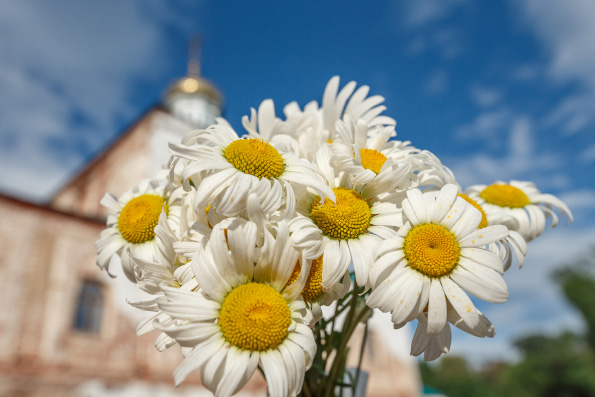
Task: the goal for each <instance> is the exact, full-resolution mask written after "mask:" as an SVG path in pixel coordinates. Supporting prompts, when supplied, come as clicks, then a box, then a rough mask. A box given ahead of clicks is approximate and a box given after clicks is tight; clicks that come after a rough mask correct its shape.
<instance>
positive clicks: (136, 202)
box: [118, 194, 168, 244]
mask: <svg viewBox="0 0 595 397" xmlns="http://www.w3.org/2000/svg"><path fill="white" fill-rule="evenodd" d="M164 203H165V199H164V198H163V197H161V196H157V195H153V194H144V195H142V196H138V197H135V198H133V199H132V200H130V201H129V202H128V203H127V204H126V205H125V206H124V208H123V209H122V211H120V215H119V216H118V229H119V230H120V233H121V234H122V237H124V239H125V240H126V241H128V242H130V243H133V244H140V243H144V242H146V241H150V240H153V239H154V238H155V231H154V230H155V226H157V222H158V221H159V214H161V209H162V208H163V204H164ZM167 209H168V208H167V203H165V212H166V213H167Z"/></svg>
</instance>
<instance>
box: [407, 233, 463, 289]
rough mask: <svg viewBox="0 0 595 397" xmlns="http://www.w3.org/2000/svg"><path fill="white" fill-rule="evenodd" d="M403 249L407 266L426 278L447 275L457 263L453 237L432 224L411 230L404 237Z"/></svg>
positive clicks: (455, 242)
mask: <svg viewBox="0 0 595 397" xmlns="http://www.w3.org/2000/svg"><path fill="white" fill-rule="evenodd" d="M403 249H404V251H405V258H406V259H407V262H408V264H409V266H411V268H413V269H415V270H417V271H418V272H420V273H423V274H425V275H426V276H428V277H442V276H444V275H447V274H449V273H450V272H451V271H452V269H454V267H455V266H456V265H457V263H458V262H459V256H460V249H459V244H458V242H457V239H456V237H455V235H454V234H453V233H452V232H451V231H449V230H448V229H446V228H445V227H444V226H440V225H435V224H433V223H425V224H421V225H417V226H415V227H414V228H412V229H411V230H410V231H409V233H408V234H407V236H406V237H405V241H404V247H403Z"/></svg>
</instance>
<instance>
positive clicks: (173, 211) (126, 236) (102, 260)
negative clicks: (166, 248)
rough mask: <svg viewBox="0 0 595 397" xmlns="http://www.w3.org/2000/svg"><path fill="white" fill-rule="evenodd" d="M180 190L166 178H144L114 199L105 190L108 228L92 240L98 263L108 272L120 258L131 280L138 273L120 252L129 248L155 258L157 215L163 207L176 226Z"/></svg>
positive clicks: (134, 279) (146, 256)
mask: <svg viewBox="0 0 595 397" xmlns="http://www.w3.org/2000/svg"><path fill="white" fill-rule="evenodd" d="M181 194H182V190H181V189H172V187H171V186H169V185H167V186H166V185H165V181H158V180H145V181H142V182H141V183H140V184H139V185H138V186H136V187H134V188H132V189H130V190H129V191H127V192H125V193H124V194H122V195H121V196H120V198H117V197H116V196H114V195H112V194H109V193H107V194H106V195H105V196H104V197H103V198H102V199H101V204H102V205H103V206H104V207H106V208H107V209H108V211H109V214H108V217H107V227H106V228H105V229H104V230H103V231H102V232H101V235H100V237H99V240H97V242H96V243H95V248H96V249H97V265H98V266H99V267H100V268H101V269H102V270H106V271H107V273H108V274H109V275H110V276H112V277H114V276H113V275H112V274H111V273H110V271H109V266H110V262H111V261H112V260H113V259H116V258H118V257H120V259H121V262H122V268H123V270H124V274H126V276H127V277H128V278H129V279H130V280H131V281H133V282H136V276H137V275H138V273H137V271H136V269H135V266H134V264H133V263H132V262H131V261H130V256H129V255H122V253H123V252H124V250H128V251H129V252H130V253H131V255H132V256H134V257H137V258H143V259H146V260H154V259H155V256H156V254H157V250H158V248H157V245H156V241H155V231H154V229H155V226H157V223H158V221H159V215H160V214H161V211H162V210H164V211H165V213H166V214H167V221H168V222H169V223H170V226H171V227H172V228H173V229H177V228H178V226H179V220H180V212H181V207H180V195H181Z"/></svg>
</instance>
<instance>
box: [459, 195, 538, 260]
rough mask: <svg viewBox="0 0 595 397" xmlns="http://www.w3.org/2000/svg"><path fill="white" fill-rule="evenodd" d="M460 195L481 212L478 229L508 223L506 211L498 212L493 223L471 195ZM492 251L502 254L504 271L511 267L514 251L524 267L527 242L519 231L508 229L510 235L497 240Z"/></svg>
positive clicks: (493, 218)
mask: <svg viewBox="0 0 595 397" xmlns="http://www.w3.org/2000/svg"><path fill="white" fill-rule="evenodd" d="M458 196H459V197H462V198H463V199H464V200H465V201H466V202H468V203H469V204H471V205H472V206H473V207H475V208H476V209H477V210H478V211H479V212H481V222H479V226H477V227H478V229H482V228H484V227H486V226H488V225H490V224H491V225H506V224H508V223H509V222H508V218H510V216H509V215H506V214H504V213H500V214H498V217H495V216H494V217H492V223H488V216H487V214H486V213H485V211H484V210H483V208H482V206H481V205H479V203H478V202H477V201H475V200H473V199H472V198H471V197H469V196H467V195H466V194H464V193H459V194H458ZM490 251H492V252H495V253H496V254H498V255H499V256H500V259H501V260H502V263H503V267H504V271H507V270H508V269H509V268H510V265H511V263H512V257H513V255H512V253H513V252H514V254H515V256H516V258H517V262H518V263H519V268H522V267H523V265H524V264H525V256H526V255H527V252H528V251H527V242H526V241H525V239H524V238H523V236H521V235H520V234H519V233H518V232H516V231H514V230H510V229H508V236H506V237H504V238H503V239H502V240H500V241H496V242H495V243H492V244H491V245H490Z"/></svg>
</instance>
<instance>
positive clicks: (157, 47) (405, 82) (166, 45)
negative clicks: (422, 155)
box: [0, 0, 595, 358]
mask: <svg viewBox="0 0 595 397" xmlns="http://www.w3.org/2000/svg"><path fill="white" fill-rule="evenodd" d="M0 11H1V12H0V37H2V40H0V53H1V54H2V57H0V191H2V192H4V193H5V194H9V195H14V196H17V197H21V198H24V199H27V200H32V201H36V202H44V200H47V199H48V198H49V197H51V195H52V193H53V192H54V191H56V190H57V189H58V188H59V187H60V186H62V184H63V183H65V182H66V181H67V180H68V178H69V177H70V176H71V175H73V174H74V173H76V171H77V170H79V169H80V168H81V167H83V166H84V164H85V163H86V162H87V161H88V160H89V159H91V158H92V157H93V156H94V155H95V154H97V153H98V152H99V151H100V150H101V149H102V148H103V147H105V146H106V145H107V144H108V143H109V142H110V141H111V140H112V139H114V137H116V136H117V135H118V134H119V133H120V132H122V131H123V130H124V129H125V128H126V127H127V126H128V125H130V124H131V123H132V122H133V121H134V120H136V119H137V118H138V117H139V116H140V115H141V114H142V113H143V112H144V111H145V110H147V109H148V108H150V107H151V106H153V105H155V104H157V103H158V102H159V100H160V96H161V94H162V93H163V91H164V90H165V88H166V87H167V85H168V84H169V83H170V82H171V81H172V80H173V79H175V78H177V77H181V76H183V75H184V73H185V67H186V56H187V43H188V40H189V38H190V37H191V36H192V35H193V34H196V33H200V34H201V35H202V36H203V40H204V46H203V50H202V58H203V65H202V66H203V75H204V76H205V77H207V78H208V79H210V80H212V81H213V82H214V83H215V84H216V85H217V86H218V87H219V88H220V89H221V90H222V91H223V92H224V94H225V97H226V114H225V115H226V117H227V118H228V119H229V121H230V122H231V123H232V125H234V126H235V127H236V128H237V129H238V131H241V124H240V119H241V116H243V115H244V114H248V113H249V109H250V107H257V106H258V104H259V103H260V102H261V101H262V100H264V99H266V98H273V99H274V100H275V103H276V105H277V110H278V112H281V109H282V107H283V106H284V105H285V104H286V103H288V102H290V101H293V100H297V101H298V102H299V103H300V104H301V105H304V104H305V103H307V102H309V101H311V100H318V101H320V100H321V96H322V91H323V89H324V86H325V84H326V82H327V81H328V79H329V78H330V77H332V76H333V75H340V76H341V78H342V82H343V83H345V82H347V81H349V80H355V81H357V82H358V83H360V84H367V85H369V86H370V87H371V93H373V94H380V95H383V96H384V97H385V98H386V105H387V107H388V111H387V114H388V115H390V116H392V117H394V118H396V119H397V123H398V124H397V132H398V138H399V139H402V140H411V141H412V142H413V144H414V145H415V146H417V147H420V148H423V149H428V150H430V151H432V152H434V153H435V154H436V155H437V156H439V157H440V158H441V159H442V161H443V162H444V163H445V164H446V165H448V166H449V167H451V168H452V169H453V171H454V172H455V175H456V176H457V179H458V180H459V182H460V183H461V184H462V185H463V186H468V185H470V184H474V183H491V182H493V181H495V180H497V179H501V180H509V179H521V180H532V181H535V182H536V183H537V185H538V187H539V188H540V189H541V190H542V191H544V192H548V193H553V194H556V195H558V196H559V197H561V198H562V199H564V200H565V201H566V202H567V203H568V204H569V205H570V207H571V209H572V210H573V212H574V215H575V217H576V222H575V223H574V224H572V225H571V226H569V227H565V228H564V227H561V228H558V229H556V230H553V231H549V230H548V231H546V233H545V234H544V236H542V238H540V239H538V240H536V241H534V242H532V243H531V244H530V246H529V249H530V252H529V255H528V257H527V263H526V267H525V268H524V269H522V270H521V271H518V270H513V271H511V272H509V273H507V275H506V279H507V282H509V285H510V291H511V298H510V301H509V303H507V304H504V305H482V310H484V311H485V313H486V314H487V315H488V316H489V317H490V318H491V319H492V321H493V322H494V324H495V325H496V328H497V329H498V335H497V337H496V339H494V340H490V341H484V340H476V339H475V338H472V337H468V336H464V335H459V334H457V335H456V336H455V340H454V343H453V352H455V353H457V352H458V353H469V354H471V355H477V354H478V353H480V354H482V355H483V354H485V355H488V357H490V358H498V357H504V358H511V357H514V351H513V350H512V349H511V348H510V345H509V342H510V340H512V339H514V338H515V337H517V336H519V335H523V334H524V333H527V332H534V331H537V330H539V331H545V332H557V331H558V330H560V329H561V328H566V327H567V328H574V329H580V327H581V324H582V323H581V321H580V318H579V317H578V316H577V315H576V313H574V312H573V311H572V310H571V309H570V308H569V307H568V306H567V305H566V304H565V303H564V302H563V301H562V300H561V299H560V295H559V293H558V291H557V290H556V287H555V286H554V285H553V284H552V283H551V282H550V280H549V276H548V273H549V271H551V269H554V268H556V267H559V266H560V265H563V264H564V263H565V261H566V262H568V261H569V260H570V261H571V260H572V259H573V258H575V257H577V255H580V254H581V253H583V252H586V247H587V245H589V244H592V243H595V227H593V226H592V224H593V221H595V183H594V182H595V112H594V111H593V109H595V40H593V38H594V37H595V24H593V23H592V21H593V20H595V3H593V2H592V1H590V0H583V1H578V0H577V1H567V2H559V1H556V0H529V1H520V0H519V1H514V0H510V1H503V2H495V1H493V2H480V1H477V0H475V1H474V0H420V1H415V0H410V1H409V0H408V1H368V2H356V1H341V2H339V1H336V2H320V1H316V2H315V1H290V2H244V1H229V2H216V1H197V2H191V1H187V2H175V3H174V2H165V1H163V2H159V1H142V0H130V1H126V2H120V1H115V0H109V1H105V2H88V3H82V2H77V1H70V0H59V1H53V2H51V3H50V2H43V1H27V0H25V1H21V0H19V1H17V0H14V1H5V2H3V3H2V5H1V6H0Z"/></svg>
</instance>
